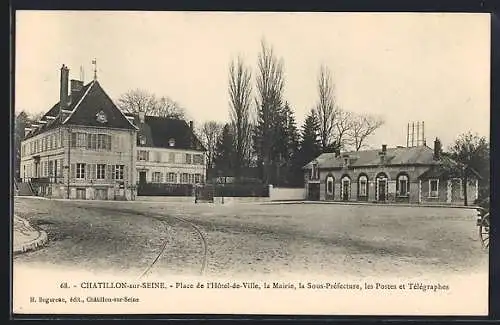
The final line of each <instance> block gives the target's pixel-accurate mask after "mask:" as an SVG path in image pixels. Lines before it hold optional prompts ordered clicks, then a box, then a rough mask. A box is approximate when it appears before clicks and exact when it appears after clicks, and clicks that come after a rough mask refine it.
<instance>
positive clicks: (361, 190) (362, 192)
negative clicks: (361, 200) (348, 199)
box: [358, 175, 368, 196]
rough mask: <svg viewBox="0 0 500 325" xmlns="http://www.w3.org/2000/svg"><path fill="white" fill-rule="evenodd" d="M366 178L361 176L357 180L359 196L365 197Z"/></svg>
mask: <svg viewBox="0 0 500 325" xmlns="http://www.w3.org/2000/svg"><path fill="white" fill-rule="evenodd" d="M367 186H368V177H366V176H365V175H362V176H360V177H359V180H358V189H359V196H367V193H368V191H367Z"/></svg>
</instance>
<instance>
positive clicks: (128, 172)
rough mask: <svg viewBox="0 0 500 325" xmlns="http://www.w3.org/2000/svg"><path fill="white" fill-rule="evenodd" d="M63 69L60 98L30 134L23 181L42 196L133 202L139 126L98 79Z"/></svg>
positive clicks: (23, 156)
mask: <svg viewBox="0 0 500 325" xmlns="http://www.w3.org/2000/svg"><path fill="white" fill-rule="evenodd" d="M68 81H69V69H68V68H67V67H66V66H64V65H63V66H62V68H61V81H60V98H59V102H58V103H56V104H55V105H54V106H53V107H52V108H51V109H50V110H49V111H48V112H47V113H45V114H44V115H43V117H42V118H41V119H40V120H39V121H37V122H36V123H34V124H33V125H31V127H30V128H27V129H26V132H25V138H24V140H23V141H22V143H21V166H20V172H21V178H22V181H23V182H26V183H29V184H32V185H33V187H35V188H36V189H37V192H38V194H39V195H42V196H50V197H57V198H76V199H109V200H113V199H115V200H133V199H134V197H135V191H136V190H135V187H136V173H135V159H136V155H135V153H136V139H137V127H136V126H135V125H134V124H133V121H132V119H127V117H126V116H125V115H124V114H123V113H122V112H121V111H120V110H119V109H118V108H117V107H116V106H115V104H114V103H113V101H112V100H111V99H110V98H109V96H108V95H107V94H106V92H105V91H104V90H103V88H102V87H101V85H100V84H99V82H98V81H97V80H96V78H95V77H94V80H92V81H91V82H90V83H88V84H86V85H84V84H83V82H82V81H80V80H71V88H70V92H68V86H69V85H68Z"/></svg>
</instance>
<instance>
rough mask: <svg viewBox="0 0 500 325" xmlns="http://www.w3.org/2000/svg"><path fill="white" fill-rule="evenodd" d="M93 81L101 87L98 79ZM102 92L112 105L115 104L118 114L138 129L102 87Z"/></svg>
mask: <svg viewBox="0 0 500 325" xmlns="http://www.w3.org/2000/svg"><path fill="white" fill-rule="evenodd" d="M94 81H95V82H96V83H97V85H98V86H99V87H101V84H100V83H98V81H97V80H94ZM101 89H102V87H101ZM102 92H103V93H104V95H105V96H106V97H108V99H109V101H110V102H111V103H113V105H115V107H116V109H117V110H118V111H119V112H120V114H121V115H122V116H123V118H125V119H126V120H127V122H128V123H129V124H130V125H131V126H132V127H134V128H135V129H136V130H139V128H138V127H137V126H136V125H134V124H133V123H132V122H130V121H129V119H128V118H127V116H125V114H124V113H123V112H122V110H121V109H120V108H119V107H118V106H116V104H115V102H114V101H113V100H112V99H111V97H109V95H108V94H107V93H106V91H104V89H102Z"/></svg>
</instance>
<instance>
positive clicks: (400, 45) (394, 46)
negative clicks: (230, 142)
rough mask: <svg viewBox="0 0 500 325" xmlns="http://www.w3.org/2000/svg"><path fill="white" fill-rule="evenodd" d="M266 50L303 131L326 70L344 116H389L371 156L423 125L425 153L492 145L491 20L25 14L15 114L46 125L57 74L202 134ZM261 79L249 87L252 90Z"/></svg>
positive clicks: (19, 28) (19, 20) (21, 15)
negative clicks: (241, 74)
mask: <svg viewBox="0 0 500 325" xmlns="http://www.w3.org/2000/svg"><path fill="white" fill-rule="evenodd" d="M262 38H265V40H266V41H267V42H268V43H269V44H271V45H272V46H273V48H274V51H275V53H276V54H277V55H278V56H280V57H282V58H283V60H284V68H285V77H286V84H285V93H284V98H285V99H286V100H287V101H289V103H290V104H291V106H292V108H293V109H294V111H295V115H296V118H297V121H298V123H299V124H302V122H303V120H304V117H305V115H306V114H307V112H308V111H309V110H310V109H311V107H312V106H313V105H314V104H315V102H316V100H317V87H316V79H317V74H318V70H319V66H320V64H322V63H324V64H326V65H328V66H329V68H330V69H331V71H332V73H333V79H334V83H335V85H336V97H337V100H338V102H339V104H340V106H341V107H342V108H343V109H346V110H349V111H353V112H357V113H369V114H377V115H382V116H383V117H384V118H385V120H386V124H385V125H384V126H383V128H381V129H380V130H379V131H378V132H377V133H376V135H375V136H374V137H373V138H372V139H371V140H370V143H371V144H373V145H374V146H377V147H378V146H379V145H380V144H382V143H385V144H388V145H389V146H395V145H406V126H407V123H408V122H411V121H425V126H426V129H425V133H426V138H427V143H428V145H432V141H433V139H434V138H435V137H440V138H441V139H442V141H443V144H444V145H445V147H447V146H448V145H449V144H450V143H451V142H452V141H453V140H454V139H455V138H456V136H457V135H458V134H459V133H462V132H464V131H468V130H471V131H473V132H478V133H479V134H480V135H484V136H489V111H490V86H489V85H490V20H489V16H488V15H486V14H381V13H379V14H376V13H241V12H240V13H222V12H221V13H216V12H210V13H201V12H198V13H195V12H190V13H189V12H103V11H100V12H92V11H80V12H67V11H45V12H41V11H18V12H17V14H16V71H15V87H16V89H15V90H16V93H15V96H16V97H15V108H16V111H20V110H22V109H24V110H26V111H28V112H31V113H38V112H42V111H46V110H48V109H49V108H50V107H51V106H52V105H53V104H54V103H56V102H57V101H58V97H59V73H60V72H59V69H60V67H61V65H62V64H63V63H64V64H66V65H67V66H69V68H70V78H75V79H79V77H80V72H79V71H80V66H83V68H84V70H85V82H86V83H87V82H88V81H90V80H91V78H92V74H93V72H92V70H93V68H92V64H91V62H92V59H94V58H96V59H97V68H98V80H99V82H100V83H101V85H102V86H103V87H104V89H105V90H106V92H107V93H108V94H109V95H110V97H111V98H112V99H114V100H116V99H117V98H118V97H119V96H120V95H121V94H122V93H124V92H126V91H127V90H129V89H135V88H141V89H146V90H149V91H151V92H153V93H156V94H157V95H165V96H169V97H171V98H172V99H174V100H176V101H178V102H179V103H180V104H181V105H182V106H184V107H185V108H186V110H187V112H188V114H189V116H190V117H191V118H193V119H195V121H196V122H197V123H200V122H203V121H206V120H212V119H213V120H219V121H225V120H227V119H228V116H229V115H228V93H227V84H228V65H229V62H230V61H231V59H232V58H234V57H236V56H237V55H242V57H243V58H244V59H245V61H246V64H248V65H250V66H251V67H252V70H253V74H254V77H255V74H256V66H257V55H258V52H259V50H260V41H261V39H262ZM254 80H255V79H253V81H254Z"/></svg>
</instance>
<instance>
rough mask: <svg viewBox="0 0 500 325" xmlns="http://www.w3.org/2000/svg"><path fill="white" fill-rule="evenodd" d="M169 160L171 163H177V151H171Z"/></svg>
mask: <svg viewBox="0 0 500 325" xmlns="http://www.w3.org/2000/svg"><path fill="white" fill-rule="evenodd" d="M168 162H169V163H171V164H173V163H175V153H173V152H170V153H169V154H168Z"/></svg>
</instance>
